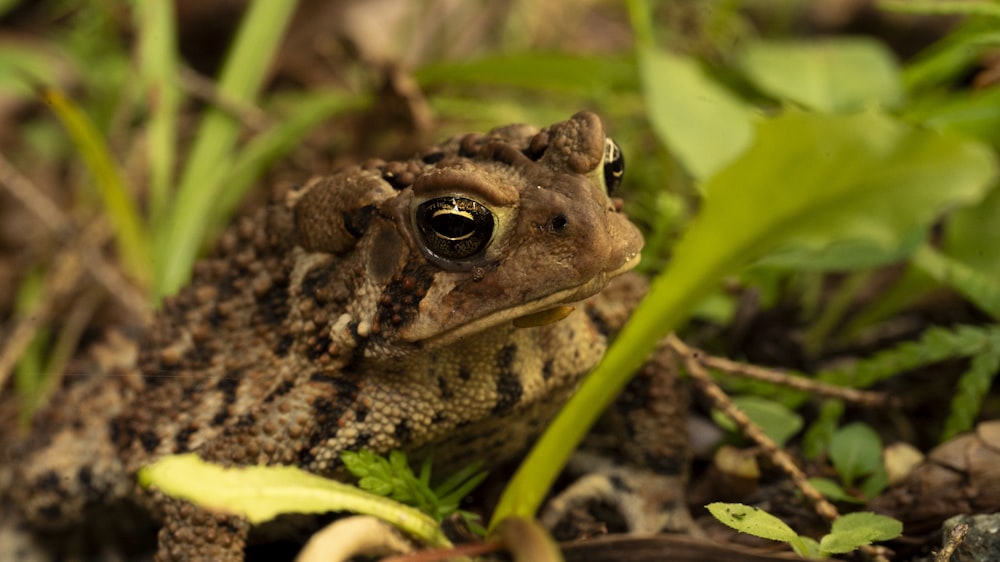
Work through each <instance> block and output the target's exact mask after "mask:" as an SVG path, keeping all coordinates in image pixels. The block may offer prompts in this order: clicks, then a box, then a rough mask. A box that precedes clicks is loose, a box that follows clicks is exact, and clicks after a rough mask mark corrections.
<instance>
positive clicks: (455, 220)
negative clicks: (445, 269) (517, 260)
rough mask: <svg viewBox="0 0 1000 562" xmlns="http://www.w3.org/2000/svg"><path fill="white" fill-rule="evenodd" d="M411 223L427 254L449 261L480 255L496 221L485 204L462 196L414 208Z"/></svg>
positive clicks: (491, 234) (438, 199)
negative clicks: (428, 251) (412, 221)
mask: <svg viewBox="0 0 1000 562" xmlns="http://www.w3.org/2000/svg"><path fill="white" fill-rule="evenodd" d="M414 222H415V223H416V226H417V231H418V232H420V238H421V239H422V240H423V243H424V245H425V246H426V247H427V249H428V250H430V252H431V253H433V254H435V255H437V256H439V257H442V258H445V259H453V260H461V259H467V258H471V257H474V256H476V255H477V254H479V253H480V252H482V251H483V250H484V249H485V248H486V246H488V245H489V243H490V241H491V240H493V231H494V229H495V226H496V218H495V216H494V215H493V212H492V211H490V210H489V209H488V208H486V206H485V205H483V204H481V203H479V202H478V201H473V200H472V199H467V198H465V197H438V198H437V199H431V200H429V201H424V202H423V203H421V204H420V205H418V206H417V209H416V213H415V215H414Z"/></svg>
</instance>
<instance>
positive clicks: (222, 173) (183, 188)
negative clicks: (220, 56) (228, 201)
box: [156, 0, 296, 296]
mask: <svg viewBox="0 0 1000 562" xmlns="http://www.w3.org/2000/svg"><path fill="white" fill-rule="evenodd" d="M295 5H296V2H273V1H270V0H256V1H255V2H253V3H251V4H250V6H249V7H248V9H247V12H246V15H245V16H244V18H243V23H242V24H241V26H240V29H239V32H238V33H237V36H236V39H235V41H234V44H233V47H232V50H231V52H230V54H229V56H228V57H227V58H226V63H225V66H224V67H223V69H222V75H221V77H220V79H219V94H220V95H222V96H224V97H226V98H228V99H231V100H233V101H234V102H237V103H252V102H253V100H254V98H255V97H256V95H257V92H258V90H259V89H260V87H261V85H262V84H263V82H264V77H265V76H266V75H267V72H268V69H269V67H270V61H271V59H272V58H273V56H274V54H275V53H276V52H277V48H278V45H279V42H280V40H281V37H282V35H283V34H284V31H285V28H286V26H287V24H288V21H289V19H290V18H291V15H292V13H293V12H294V10H295ZM239 135H240V123H239V122H238V120H237V119H236V118H235V117H233V116H232V115H230V114H228V113H226V112H225V111H223V110H221V109H218V108H212V109H209V110H208V111H207V112H206V114H205V117H204V119H203V120H202V123H201V127H200V128H199V130H198V134H197V137H196V139H195V142H194V146H193V148H192V149H191V154H190V157H189V160H188V163H187V165H186V166H185V168H184V173H183V175H182V177H181V182H180V187H179V188H178V193H177V200H176V202H175V204H174V206H173V208H172V209H171V212H170V220H169V221H167V222H166V224H164V225H163V227H164V229H165V230H164V231H162V232H157V247H156V253H157V265H158V266H159V268H158V271H157V287H156V288H157V295H158V296H164V295H169V294H173V293H175V292H176V291H177V290H178V289H179V288H180V287H181V286H182V285H183V284H184V283H185V282H186V281H187V279H188V277H189V276H190V272H191V265H192V264H193V263H194V260H195V259H196V258H197V256H198V250H199V249H200V247H201V244H202V239H203V237H204V234H205V232H206V231H208V230H209V229H210V227H211V225H209V224H208V223H209V220H210V219H211V217H212V216H213V215H212V208H213V206H214V204H215V203H216V201H217V199H218V197H219V193H220V192H221V190H222V188H223V179H224V178H225V177H226V175H227V174H228V173H229V171H230V166H231V165H232V163H233V158H234V156H233V149H234V147H235V146H236V142H237V140H238V138H239Z"/></svg>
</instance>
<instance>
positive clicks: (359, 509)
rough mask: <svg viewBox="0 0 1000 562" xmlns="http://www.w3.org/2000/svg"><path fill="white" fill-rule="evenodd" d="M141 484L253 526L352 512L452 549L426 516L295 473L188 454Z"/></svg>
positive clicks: (168, 460) (157, 468) (170, 459)
mask: <svg viewBox="0 0 1000 562" xmlns="http://www.w3.org/2000/svg"><path fill="white" fill-rule="evenodd" d="M138 478H139V483H140V485H142V486H144V487H149V486H155V487H156V488H157V489H158V490H160V491H161V492H163V493H164V494H167V495H170V496H172V497H177V498H183V499H187V500H189V501H192V502H194V503H197V504H198V505H201V506H202V507H205V508H206V509H214V510H217V511H223V512H227V513H234V514H239V515H241V516H243V517H246V518H247V520H248V521H250V522H251V523H254V524H256V523H262V522H265V521H269V520H271V519H273V518H275V517H277V516H278V515H281V514H283V513H326V512H329V511H350V512H353V513H361V514H365V515H371V516H374V517H378V518H379V519H382V520H384V521H386V522H388V523H390V524H392V525H394V526H396V527H398V528H399V529H402V530H404V531H406V532H407V533H409V534H410V535H411V536H414V537H416V538H418V539H420V540H421V541H423V542H424V543H426V544H429V545H432V546H438V547H446V546H450V545H451V543H450V542H449V541H448V539H447V538H445V536H444V534H443V533H442V532H441V530H440V528H439V527H438V524H437V522H436V521H435V520H434V519H432V518H431V517H429V516H428V515H426V514H424V513H422V512H421V511H419V510H417V509H414V508H411V507H408V506H405V505H402V504H400V503H398V502H396V501H393V500H390V499H389V498H386V497H384V496H380V495H376V494H372V493H370V492H366V491H364V490H361V489H359V488H357V487H355V486H351V485H348V484H343V483H341V482H337V481H334V480H328V479H326V478H321V477H319V476H316V475H314V474H309V473H308V472H305V471H303V470H301V469H298V468H295V467H290V466H254V467H247V468H223V467H220V466H218V465H213V464H210V463H206V462H204V461H202V460H201V459H199V458H198V456H197V455H195V454H186V455H173V456H167V457H163V458H161V459H160V460H158V461H156V462H155V463H153V464H151V465H149V466H146V467H143V468H142V469H141V470H140V471H139V476H138Z"/></svg>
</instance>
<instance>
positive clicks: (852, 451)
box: [830, 423, 882, 486]
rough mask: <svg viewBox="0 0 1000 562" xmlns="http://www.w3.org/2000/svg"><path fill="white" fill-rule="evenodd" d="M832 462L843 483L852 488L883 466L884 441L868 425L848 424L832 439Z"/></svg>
mask: <svg viewBox="0 0 1000 562" xmlns="http://www.w3.org/2000/svg"><path fill="white" fill-rule="evenodd" d="M830 461H831V462H832V463H833V466H834V468H836V469H837V473H838V474H840V479H841V481H842V482H843V483H844V484H845V485H847V486H851V485H853V484H854V483H855V482H856V481H857V480H858V479H859V478H861V477H862V476H866V475H868V474H871V473H873V472H875V470H876V469H878V467H879V466H881V464H882V439H881V438H880V437H879V436H878V434H877V433H875V430H874V429H872V428H871V427H870V426H868V425H866V424H863V423H851V424H847V425H845V426H844V427H842V428H840V430H839V431H837V432H836V433H834V434H833V437H832V438H831V439H830Z"/></svg>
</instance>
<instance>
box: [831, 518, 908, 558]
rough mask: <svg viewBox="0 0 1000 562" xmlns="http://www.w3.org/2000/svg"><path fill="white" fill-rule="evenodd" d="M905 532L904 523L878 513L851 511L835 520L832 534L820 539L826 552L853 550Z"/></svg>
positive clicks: (835, 552) (836, 552) (834, 552)
mask: <svg viewBox="0 0 1000 562" xmlns="http://www.w3.org/2000/svg"><path fill="white" fill-rule="evenodd" d="M901 534H903V524H902V523H900V522H899V521H897V520H895V519H893V518H891V517H886V516H885V515H878V514H876V513H867V512H862V513H849V514H847V515H844V516H842V517H839V518H838V519H837V520H836V521H834V522H833V528H832V529H831V531H830V534H828V535H826V536H825V537H823V538H822V539H821V540H820V541H819V547H820V550H822V552H823V553H824V554H842V553H844V552H851V551H853V550H855V549H857V548H858V547H860V546H864V545H866V544H871V543H873V542H876V541H888V540H892V539H894V538H896V537H898V536H899V535H901Z"/></svg>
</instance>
